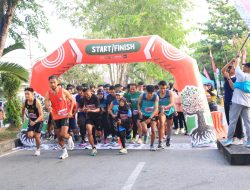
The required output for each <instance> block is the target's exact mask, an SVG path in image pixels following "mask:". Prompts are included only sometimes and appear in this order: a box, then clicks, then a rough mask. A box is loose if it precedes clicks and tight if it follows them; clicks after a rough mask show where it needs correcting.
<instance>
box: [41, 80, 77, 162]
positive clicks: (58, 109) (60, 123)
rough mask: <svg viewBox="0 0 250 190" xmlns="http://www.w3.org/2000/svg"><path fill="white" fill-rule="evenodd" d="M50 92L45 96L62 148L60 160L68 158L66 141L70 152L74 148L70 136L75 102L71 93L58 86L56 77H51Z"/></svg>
mask: <svg viewBox="0 0 250 190" xmlns="http://www.w3.org/2000/svg"><path fill="white" fill-rule="evenodd" d="M49 83H50V90H49V91H48V92H47V93H46V95H45V106H46V109H47V110H48V111H49V112H51V114H52V119H53V120H54V121H55V132H56V134H57V138H58V143H59V145H60V146H61V148H62V154H61V155H60V156H59V158H60V159H65V158H67V157H68V156H69V155H68V152H67V149H66V147H65V144H64V139H67V140H68V146H69V149H70V150H73V148H74V142H73V140H72V137H71V136H70V135H69V133H68V130H69V119H68V118H69V117H72V110H73V107H74V104H73V102H74V100H73V98H72V96H71V95H70V93H69V92H68V91H67V90H65V89H63V88H61V87H59V86H58V79H57V77H56V76H55V75H52V76H50V77H49ZM67 99H68V100H69V101H70V107H69V106H68V105H67Z"/></svg>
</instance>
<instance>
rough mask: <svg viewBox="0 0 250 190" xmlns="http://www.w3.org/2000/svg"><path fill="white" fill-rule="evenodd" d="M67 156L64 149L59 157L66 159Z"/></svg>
mask: <svg viewBox="0 0 250 190" xmlns="http://www.w3.org/2000/svg"><path fill="white" fill-rule="evenodd" d="M68 157H69V155H68V151H67V149H66V148H64V149H62V154H61V155H60V156H59V158H60V159H65V158H68Z"/></svg>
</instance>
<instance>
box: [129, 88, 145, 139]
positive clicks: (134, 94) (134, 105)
mask: <svg viewBox="0 0 250 190" xmlns="http://www.w3.org/2000/svg"><path fill="white" fill-rule="evenodd" d="M140 95H141V93H140V92H139V91H137V85H136V84H135V83H133V84H130V92H129V93H128V94H127V100H128V102H129V103H130V107H131V110H132V122H133V140H132V141H133V142H135V140H136V135H137V133H138V126H139V125H140V122H139V120H138V119H139V115H138V100H139V97H140ZM140 141H141V139H140ZM138 143H140V144H141V143H142V142H138Z"/></svg>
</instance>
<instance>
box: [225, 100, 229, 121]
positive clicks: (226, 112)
mask: <svg viewBox="0 0 250 190" xmlns="http://www.w3.org/2000/svg"><path fill="white" fill-rule="evenodd" d="M229 108H230V105H228V104H225V102H224V110H225V115H226V120H227V124H228V125H229Z"/></svg>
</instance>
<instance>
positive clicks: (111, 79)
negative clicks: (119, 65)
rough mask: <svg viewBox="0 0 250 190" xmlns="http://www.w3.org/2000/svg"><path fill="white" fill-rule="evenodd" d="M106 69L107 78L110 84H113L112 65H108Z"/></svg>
mask: <svg viewBox="0 0 250 190" xmlns="http://www.w3.org/2000/svg"><path fill="white" fill-rule="evenodd" d="M108 69H109V77H110V81H111V84H114V80H113V72H112V65H111V64H108Z"/></svg>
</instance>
